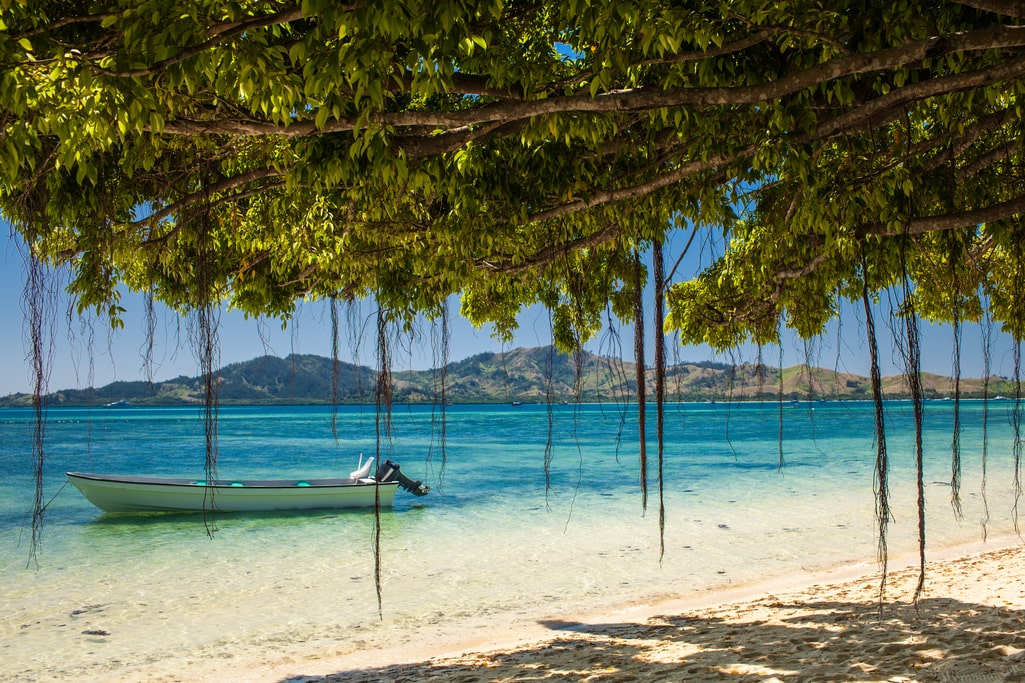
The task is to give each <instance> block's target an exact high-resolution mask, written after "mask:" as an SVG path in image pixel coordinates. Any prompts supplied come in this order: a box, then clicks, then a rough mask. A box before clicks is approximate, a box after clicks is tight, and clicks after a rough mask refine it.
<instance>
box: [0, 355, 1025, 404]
mask: <svg viewBox="0 0 1025 683" xmlns="http://www.w3.org/2000/svg"><path fill="white" fill-rule="evenodd" d="M634 367H635V366H634V364H633V363H632V362H628V361H624V360H621V359H618V358H607V357H603V356H599V355H596V354H593V353H590V352H587V351H584V352H581V353H580V354H577V355H573V354H564V353H560V352H557V351H553V349H552V347H550V346H545V347H537V348H518V349H514V350H511V351H507V352H504V353H481V354H478V355H475V356H472V357H470V358H467V359H466V360H462V361H458V362H453V363H450V364H449V365H448V366H447V367H446V368H445V369H444V372H442V371H441V370H404V371H398V372H395V373H394V374H393V384H394V391H393V397H392V400H393V402H394V403H436V402H438V401H439V400H440V394H441V386H442V379H443V377H444V387H445V401H446V402H448V403H456V404H468V403H539V402H546V401H553V402H563V401H578V400H579V401H584V402H608V401H620V402H621V401H624V400H632V399H633V397H634V394H635V389H636V379H635V377H636V375H635V372H634ZM334 369H335V371H337V378H338V382H337V391H336V393H335V396H332V374H333V371H332V361H331V359H330V358H325V357H323V356H316V355H299V354H293V355H290V356H287V357H285V358H279V357H276V356H262V357H260V358H254V359H253V360H249V361H245V362H241V363H233V364H230V365H227V366H225V367H223V368H221V369H220V370H218V371H217V374H216V381H217V393H218V397H219V400H220V402H221V403H222V404H224V405H231V404H275V403H276V404H326V403H332V402H338V403H342V404H359V403H373V402H374V386H375V382H376V373H375V371H374V370H373V369H371V368H368V367H365V366H362V365H353V364H351V363H344V362H341V361H339V362H338V363H337V364H336V366H335V368H334ZM781 372H782V378H783V381H782V387H780V374H781ZM646 375H647V383H648V391H649V395H652V394H651V392H653V391H654V371H653V370H651V369H648V370H647V372H646ZM922 383H923V386H924V388H925V394H926V397H928V398H934V399H938V398H946V397H950V396H952V395H953V381H952V380H951V379H950V378H949V377H943V376H941V375H935V374H931V373H923V375H922ZM203 384H204V383H203V380H202V378H201V377H185V376H181V377H176V378H174V379H170V380H166V381H161V382H152V383H151V382H146V381H136V382H123V381H119V382H112V383H111V384H108V385H106V386H103V387H97V388H86V389H62V390H60V391H54V392H52V393H50V394H48V395H47V396H46V403H47V405H48V406H68V407H72V406H106V405H111V406H116V405H125V404H128V405H131V406H174V405H194V404H201V403H202V402H203ZM667 387H668V397H667V398H668V400H679V401H716V400H778V399H779V398H780V396H781V395H782V397H783V398H784V400H787V401H791V400H793V399H799V400H820V399H826V400H839V399H846V400H854V399H868V398H871V386H870V384H869V379H868V378H867V377H861V376H858V375H852V374H848V373H843V372H837V371H834V370H828V369H823V368H816V367H809V366H807V365H796V366H792V367H789V368H783V369H782V371H781V370H780V369H779V368H774V367H770V366H766V365H756V364H750V363H747V364H742V365H736V366H731V365H729V364H726V363H717V362H711V361H703V362H696V363H687V362H684V363H679V364H675V365H671V366H669V367H668V368H667ZM982 389H983V381H982V380H981V379H978V378H975V379H964V378H962V380H961V396H962V397H964V398H977V397H980V396H981V395H982ZM883 391H884V393H885V395H886V396H887V397H888V398H904V397H906V396H907V387H906V385H905V383H904V379H903V377H902V376H900V375H896V376H890V377H885V378H884V379H883ZM1013 391H1014V388H1013V383H1012V382H1011V381H1010V380H1007V379H1003V378H998V377H993V378H991V379H990V386H989V394H990V396H996V395H999V394H1006V395H1011V394H1013ZM31 403H32V396H31V395H30V394H24V393H17V394H11V395H9V396H4V397H0V406H2V407H19V406H29V405H31Z"/></svg>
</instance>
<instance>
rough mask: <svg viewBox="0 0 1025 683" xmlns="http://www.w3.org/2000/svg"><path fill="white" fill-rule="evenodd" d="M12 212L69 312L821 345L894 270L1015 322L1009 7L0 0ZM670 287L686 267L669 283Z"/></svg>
mask: <svg viewBox="0 0 1025 683" xmlns="http://www.w3.org/2000/svg"><path fill="white" fill-rule="evenodd" d="M0 7H2V8H3V9H2V13H0V64H2V73H0V211H2V212H3V214H4V215H5V216H6V217H7V218H9V219H10V220H11V222H12V223H13V224H14V225H15V227H16V229H17V230H18V231H19V232H20V233H21V234H22V235H23V236H24V238H25V239H26V241H27V242H28V244H29V245H31V249H32V251H33V254H34V255H35V256H37V257H38V258H40V259H42V260H43V261H48V262H51V263H54V264H62V265H67V266H69V267H70V269H71V272H72V278H71V285H70V286H71V290H72V293H73V294H74V295H75V297H76V299H77V301H78V302H79V304H80V306H81V307H82V308H83V309H85V308H90V307H94V308H96V309H97V310H100V311H102V312H106V313H109V314H110V315H112V316H113V317H114V320H115V322H116V319H117V315H118V307H117V301H118V293H117V292H118V286H119V285H125V286H127V287H130V288H133V289H137V290H144V291H149V292H152V293H153V294H154V296H155V297H156V298H157V299H158V300H161V301H164V302H166V303H167V304H169V305H170V306H171V307H173V308H175V309H177V310H182V311H185V310H190V309H194V308H196V307H200V306H204V305H208V304H210V303H211V302H225V301H226V302H228V303H229V304H230V305H231V306H234V307H237V308H239V309H241V310H243V311H246V312H247V313H251V314H254V315H271V316H279V317H284V318H287V317H288V315H289V314H290V313H291V312H292V311H293V309H294V306H295V304H296V302H297V301H298V300H300V299H302V298H306V297H312V298H327V297H331V298H338V299H355V298H364V297H372V298H376V299H377V300H378V301H379V302H380V303H381V304H382V306H383V307H385V308H386V309H387V310H388V311H389V312H390V314H391V315H393V316H395V317H396V318H398V319H408V317H409V316H411V315H414V314H416V313H426V314H427V315H432V314H436V313H437V312H438V311H439V309H440V306H441V305H442V302H443V301H445V299H446V298H447V297H449V296H450V295H452V294H454V293H461V294H462V296H463V313H464V315H466V316H467V317H468V318H470V319H471V320H473V321H475V322H485V321H493V322H496V323H498V325H499V328H500V329H508V328H510V327H511V326H513V325H515V314H516V312H517V311H518V310H520V309H521V307H523V306H525V305H530V304H534V303H541V304H543V305H545V306H547V307H549V308H550V309H551V310H553V311H554V314H555V317H554V319H555V336H556V342H557V343H559V344H561V345H562V346H564V347H565V346H572V345H573V344H574V343H577V342H579V340H581V339H585V340H586V339H587V338H588V337H589V336H590V335H592V334H594V332H595V331H596V330H597V329H598V328H599V327H600V324H601V318H602V315H603V313H604V311H606V310H607V309H608V308H611V311H612V312H613V313H614V314H616V315H618V316H620V317H621V318H623V319H629V318H631V317H632V316H633V315H634V307H633V298H634V297H633V290H634V289H635V288H636V287H637V286H638V285H639V283H640V282H641V281H642V278H637V277H635V273H634V261H635V255H636V254H637V253H639V252H644V251H646V250H647V249H648V248H649V247H650V246H651V245H652V244H655V243H660V242H662V241H664V240H665V239H666V238H667V235H669V234H670V233H671V232H673V231H682V230H690V229H692V226H694V227H693V229H702V230H716V231H721V233H722V234H724V235H725V236H726V237H727V239H728V249H727V252H726V254H725V255H724V256H723V257H722V258H720V259H719V260H717V261H716V262H715V263H714V264H713V265H711V266H710V267H709V268H708V269H707V270H705V271H704V272H702V273H700V274H698V275H697V276H696V277H694V278H693V279H690V280H682V279H680V281H677V282H674V283H672V284H671V285H670V286H669V287H668V289H667V291H666V299H667V301H668V305H669V316H668V318H667V322H666V325H667V327H669V328H670V329H676V330H679V331H680V333H681V339H682V340H683V341H684V342H707V343H710V344H712V345H713V346H716V347H720V348H724V347H728V346H732V345H735V344H738V343H741V342H743V341H746V340H754V341H757V342H771V341H774V340H776V339H777V338H778V334H779V326H780V325H787V326H790V327H792V328H794V329H796V330H797V331H799V332H800V333H801V334H802V335H806V336H811V335H814V334H816V333H817V332H819V331H820V330H821V329H822V326H823V325H824V323H825V322H826V321H827V320H828V319H829V318H830V317H831V316H833V315H835V313H836V311H837V307H838V302H839V301H840V300H841V299H843V298H847V299H852V300H859V299H860V298H861V296H862V290H863V288H865V287H867V290H868V291H869V292H870V293H872V292H878V291H880V290H882V289H884V288H887V287H890V286H893V285H894V284H896V283H899V282H900V281H901V280H902V278H904V277H905V276H906V277H907V278H908V279H909V281H910V282H911V283H912V291H913V292H914V297H915V300H914V305H915V310H916V311H917V312H918V313H919V314H921V315H923V316H925V317H927V318H930V319H935V320H941V321H951V320H952V319H957V320H973V319H977V318H978V316H979V315H980V314H981V312H982V310H983V309H984V308H988V309H989V311H990V313H991V315H992V316H993V318H994V319H995V320H997V321H999V322H1000V323H1002V324H1003V326H1004V327H1005V329H1007V330H1008V331H1010V332H1011V333H1012V334H1013V335H1014V336H1015V338H1018V339H1020V338H1021V337H1022V335H1023V333H1025V310H1023V306H1022V301H1021V294H1022V292H1023V287H1022V283H1023V282H1025V260H1023V258H1022V246H1021V245H1022V240H1021V231H1022V226H1021V222H1020V220H1019V215H1020V214H1021V213H1022V212H1025V184H1023V178H1022V172H1021V170H1020V169H1021V168H1022V164H1023V161H1025V156H1023V155H1025V151H1023V140H1025V130H1023V129H1022V108H1021V107H1022V105H1021V103H1019V102H1018V96H1019V93H1020V92H1021V90H1022V87H1023V78H1025V25H1023V19H1025V4H1023V3H1021V2H1017V1H1016V0H962V1H960V2H954V1H950V0H937V1H930V2H926V1H922V0H886V1H885V2H876V1H868V2H866V1H865V0H857V1H856V2H855V1H853V0H848V1H840V2H830V3H823V2H819V1H818V0H782V1H780V0H774V1H773V2H766V1H765V0H698V1H694V2H680V1H670V0H632V1H626V2H584V1H582V0H568V1H564V0H560V1H559V2H547V1H542V2H536V1H531V0H513V1H509V2H503V1H502V0H491V1H489V2H465V1H463V0H430V1H429V2H428V1H423V0H387V1H384V2H373V3H366V2H352V3H339V2H334V1H333V0H303V1H302V2H290V1H288V0H283V1H279V2H271V1H266V0H130V1H129V0H93V1H67V0H64V1H60V0H31V1H30V0H0ZM678 279H679V278H678Z"/></svg>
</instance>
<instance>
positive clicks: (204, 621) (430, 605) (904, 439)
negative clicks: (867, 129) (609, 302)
mask: <svg viewBox="0 0 1025 683" xmlns="http://www.w3.org/2000/svg"><path fill="white" fill-rule="evenodd" d="M1012 407H1013V406H1012V404H1011V402H991V403H990V416H989V439H988V462H987V468H988V479H987V485H986V496H985V501H984V499H983V496H982V493H981V489H982V480H981V452H982V412H983V404H981V403H979V402H963V403H962V411H963V413H962V421H963V431H962V435H961V444H962V459H963V461H964V465H963V467H964V483H963V497H964V516H963V518H962V519H961V520H957V519H956V518H955V517H954V515H953V514H952V512H951V507H950V503H949V499H950V486H949V481H950V476H951V475H950V452H951V445H950V442H951V432H950V429H951V428H950V424H951V419H952V403H951V402H939V401H937V402H931V403H929V404H928V405H927V412H926V420H927V423H926V426H927V431H926V434H925V442H924V443H925V450H926V459H927V474H926V481H927V482H928V483H927V487H926V490H927V500H928V511H929V543H930V547H931V548H935V549H938V548H941V547H944V546H949V545H953V544H956V543H961V542H966V541H974V540H978V539H979V538H980V537H981V530H982V526H981V523H980V521H981V520H982V518H983V516H984V514H985V508H984V504H988V506H989V511H990V514H991V517H992V519H991V521H990V523H989V525H988V531H989V533H990V534H991V535H994V536H995V535H1001V534H1007V533H1010V532H1011V531H1012V524H1011V521H1010V520H1011V509H1012V506H1013V504H1014V499H1013V490H1012V480H1013V465H1012V462H1013V459H1012V447H1013V430H1012V428H1011V424H1010V422H1011V421H1010V410H1011V409H1012ZM434 412H435V411H434V410H433V409H432V408H430V407H413V408H406V407H399V408H396V409H395V412H394V415H393V423H392V439H391V445H390V448H389V451H388V452H386V453H385V454H384V455H385V456H386V457H392V458H393V459H395V460H397V461H399V462H400V463H401V464H402V466H403V471H404V472H406V473H407V474H409V475H410V476H413V477H414V478H423V479H425V480H426V481H427V482H428V483H430V484H431V485H432V487H433V488H432V492H431V494H430V495H429V496H428V497H427V498H424V499H417V498H414V497H412V496H410V495H408V494H405V493H404V492H402V491H400V492H399V494H398V495H397V497H396V505H395V507H394V509H393V510H390V511H387V512H385V513H384V514H383V515H382V519H381V528H382V536H381V560H382V569H383V618H381V616H380V615H379V614H378V608H377V601H376V594H375V587H374V579H373V575H374V560H373V550H372V548H373V545H372V544H373V538H374V528H375V523H374V515H373V513H372V512H369V513H368V512H366V511H355V512H334V511H316V512H307V513H287V512H282V513H274V514H246V515H241V514H223V515H219V516H217V517H216V519H215V521H214V525H215V530H213V531H212V532H211V533H209V534H208V531H207V528H206V527H205V526H204V523H203V517H202V515H194V514H182V515H177V514H147V515H111V514H103V513H101V512H100V511H98V510H97V509H95V508H93V507H92V506H91V505H90V504H89V503H88V502H87V501H86V500H85V499H84V498H82V497H81V496H80V495H79V494H78V492H77V491H76V490H74V489H73V488H72V487H70V486H68V487H66V488H64V489H63V490H59V489H60V486H61V484H62V482H63V473H64V472H65V471H67V470H82V471H95V472H109V473H125V474H158V475H167V476H189V477H200V476H202V475H203V449H204V443H205V439H204V434H203V421H202V415H201V412H200V411H199V410H198V409H196V408H159V409H142V408H129V409H119V410H104V409H94V410H77V409H56V410H51V411H50V412H49V421H48V424H47V428H46V443H47V447H46V495H47V498H49V497H50V496H56V497H55V498H54V499H53V501H52V503H51V504H50V506H49V508H48V510H47V513H46V518H45V520H46V526H45V528H44V535H43V545H42V548H41V550H40V553H39V556H38V562H37V563H31V562H29V536H30V528H29V527H30V519H29V515H30V508H31V503H32V492H33V484H32V475H31V465H30V459H31V457H30V456H31V433H32V431H31V430H32V423H31V412H30V411H27V410H25V411H22V410H13V409H7V410H2V411H0V474H2V477H0V679H2V680H16V681H30V680H33V681H34V680H93V679H95V680H100V679H102V680H111V679H113V680H116V679H117V678H118V677H119V676H121V677H123V678H124V679H125V680H131V679H133V678H134V677H136V676H138V667H151V668H153V669H156V670H159V669H161V667H164V666H166V667H168V669H166V670H173V666H174V663H175V662H181V661H187V660H188V659H190V658H193V659H201V658H212V657H222V658H223V657H234V656H242V655H245V654H247V653H250V654H251V653H253V652H262V653H266V655H267V657H268V658H273V657H274V656H275V653H277V654H279V655H280V654H282V653H285V652H289V651H292V650H294V649H295V648H299V649H302V648H304V647H305V648H309V647H314V646H315V647H319V648H323V650H324V651H325V652H330V653H335V654H338V653H345V652H349V651H353V650H356V649H359V648H362V647H367V646H369V645H373V644H378V643H381V642H383V641H390V642H401V641H402V640H403V639H410V638H415V637H416V634H417V633H418V632H419V630H421V629H425V628H428V627H431V626H437V625H438V624H444V625H445V626H446V628H449V629H452V630H456V631H457V630H458V629H460V628H466V629H472V628H474V627H477V626H485V625H489V624H493V623H495V622H496V621H498V620H503V619H515V618H528V617H530V618H537V619H540V618H553V617H558V616H560V615H565V614H572V613H576V612H582V611H592V610H600V609H603V608H611V607H613V606H616V605H622V604H626V603H631V602H642V601H643V602H652V601H654V600H657V599H659V598H664V597H680V596H691V595H696V594H701V593H703V592H707V591H709V590H715V589H717V588H722V587H724V586H727V585H737V584H740V583H748V582H753V581H758V580H762V579H766V578H769V577H772V576H779V575H784V574H791V573H794V572H801V571H814V570H816V569H821V568H824V567H829V566H836V565H844V564H853V563H862V562H868V563H871V562H872V561H873V560H874V556H875V548H876V538H875V527H874V521H873V520H874V501H873V461H874V456H875V444H874V441H873V427H872V424H873V423H872V415H873V413H872V407H871V406H870V405H869V404H867V403H832V402H830V403H826V402H817V403H802V404H800V405H799V406H797V407H792V406H790V405H789V404H787V405H785V406H783V407H782V408H781V407H780V406H778V405H776V404H771V403H769V404H742V405H737V404H733V405H728V404H725V403H719V404H685V405H683V406H675V405H674V406H671V407H670V408H669V409H668V412H667V424H666V430H665V432H666V444H665V472H664V480H665V482H666V484H665V488H664V500H665V510H666V520H665V554H664V556H663V557H662V558H661V560H660V557H659V534H658V524H659V512H658V486H657V481H656V477H655V474H656V455H655V444H654V437H653V434H652V441H651V444H650V446H649V453H648V460H649V492H648V506H647V510H646V511H645V510H644V509H643V508H642V501H641V493H640V486H639V481H640V475H639V468H638V447H637V433H636V424H635V419H634V415H635V414H634V412H633V411H630V412H629V414H628V415H627V417H626V419H625V420H624V419H623V417H622V415H621V414H620V410H619V408H617V407H616V406H579V407H576V406H572V405H560V406H553V407H552V409H551V411H549V409H548V408H547V407H546V406H532V405H524V406H473V407H464V406H454V407H450V408H449V409H448V421H447V425H446V437H447V441H446V449H445V454H444V462H443V455H442V452H441V446H440V443H439V441H438V438H437V431H438V429H439V425H438V424H437V423H436V422H435V420H433V419H432V416H433V414H434ZM781 415H782V445H781V446H780V439H779V436H780V431H781V429H780V427H781V423H780V419H781ZM549 420H551V421H552V425H553V429H552V434H553V448H552V451H551V465H550V469H549V473H548V475H547V476H546V472H545V468H544V458H545V446H546V441H547V437H548V425H549ZM649 421H651V422H653V421H654V416H653V414H651V417H650V418H649ZM887 428H888V434H887V440H888V444H889V451H890V454H891V461H892V464H891V488H892V490H893V499H894V523H893V524H892V525H891V538H890V549H891V553H893V554H895V555H897V554H902V553H911V552H913V551H914V550H915V549H916V547H917V536H916V534H917V520H916V517H915V471H914V438H913V422H912V414H911V408H910V405H909V404H905V403H891V404H890V405H889V406H888V410H887ZM375 430H376V426H375V420H374V415H373V411H372V409H369V408H352V407H347V408H342V409H340V410H339V413H338V415H337V431H338V434H339V438H338V440H337V441H336V439H335V438H334V436H333V435H332V414H331V409H330V408H326V407H226V408H222V409H221V411H220V419H219V474H220V475H221V476H223V477H227V478H260V477H274V478H280V477H296V478H303V477H318V476H338V475H339V474H341V475H344V474H346V473H348V472H349V471H350V470H352V469H354V468H355V466H356V463H357V460H358V458H359V455H360V453H363V454H364V455H370V454H373V453H374V451H375V437H374V435H375ZM652 432H653V430H652ZM781 449H782V456H783V460H784V462H785V466H784V468H783V469H782V470H779V469H778V461H779V458H780V450H781ZM58 491H59V492H58Z"/></svg>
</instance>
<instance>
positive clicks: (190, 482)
mask: <svg viewBox="0 0 1025 683" xmlns="http://www.w3.org/2000/svg"><path fill="white" fill-rule="evenodd" d="M65 475H66V476H67V477H68V478H69V479H71V478H76V479H80V480H85V481H89V482H98V483H108V484H134V485H140V486H172V487H181V488H192V489H195V488H207V489H228V490H231V491H244V490H246V489H250V490H261V491H267V490H271V489H290V490H293V489H294V490H308V489H314V490H316V489H329V488H354V487H362V486H379V487H397V486H398V485H399V483H398V482H397V481H377V480H370V479H361V480H356V479H352V478H349V477H344V478H329V479H215V480H213V481H206V480H202V479H188V478H185V477H148V476H141V475H140V476H136V475H124V474H87V473H84V472H66V473H65Z"/></svg>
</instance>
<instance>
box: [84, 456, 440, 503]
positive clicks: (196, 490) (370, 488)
mask: <svg viewBox="0 0 1025 683" xmlns="http://www.w3.org/2000/svg"><path fill="white" fill-rule="evenodd" d="M373 461H374V459H373V458H370V459H369V460H368V461H367V463H366V464H365V465H363V466H362V467H361V468H359V469H357V470H356V471H355V472H352V473H350V475H349V476H348V477H345V478H338V479H239V480H230V479H218V480H213V481H205V480H202V479H180V478H169V477H139V476H126V475H116V474H84V473H82V472H68V473H67V478H68V481H70V482H71V483H72V484H73V485H74V486H75V488H77V489H78V490H79V491H80V492H81V493H82V495H83V496H85V497H86V498H87V499H88V500H89V502H90V503H92V504H93V505H95V506H96V507H98V508H100V509H101V510H104V511H106V512H171V511H196V510H217V511H220V512H252V511H266V510H314V509H337V508H354V507H374V506H375V505H378V504H379V505H381V506H382V507H390V506H391V505H392V503H393V501H394V499H395V492H396V490H397V489H398V487H399V486H401V487H402V488H404V489H405V490H407V491H409V492H410V493H412V494H413V495H415V496H424V495H426V494H427V492H428V491H429V490H430V488H429V487H428V486H426V485H424V484H423V483H421V482H419V481H414V480H412V479H410V478H409V477H407V476H405V475H404V474H402V472H401V471H400V470H399V465H398V463H395V462H392V461H391V460H385V461H384V464H383V465H382V466H381V467H380V468H379V469H378V470H377V472H376V474H375V475H374V476H370V467H371V464H372V463H373Z"/></svg>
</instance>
